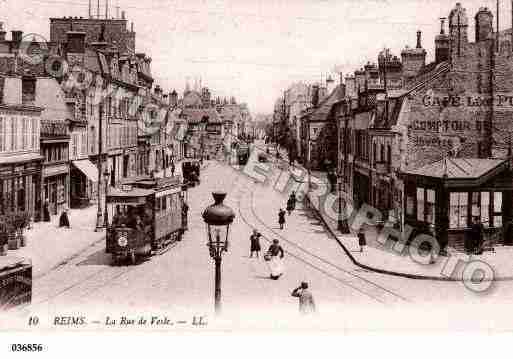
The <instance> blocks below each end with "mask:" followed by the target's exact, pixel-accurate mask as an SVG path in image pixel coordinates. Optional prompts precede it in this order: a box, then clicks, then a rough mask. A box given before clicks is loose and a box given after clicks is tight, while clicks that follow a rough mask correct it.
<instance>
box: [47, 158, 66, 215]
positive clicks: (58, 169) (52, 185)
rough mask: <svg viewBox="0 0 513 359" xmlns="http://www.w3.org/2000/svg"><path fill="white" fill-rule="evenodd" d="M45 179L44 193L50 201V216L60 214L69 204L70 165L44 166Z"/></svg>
mask: <svg viewBox="0 0 513 359" xmlns="http://www.w3.org/2000/svg"><path fill="white" fill-rule="evenodd" d="M43 178H44V183H43V193H44V198H45V199H48V202H49V207H48V209H49V211H50V214H54V215H55V214H59V213H60V212H62V210H63V209H65V208H66V207H67V206H68V204H69V198H68V193H69V188H70V184H69V165H68V164H67V163H66V164H56V165H44V166H43Z"/></svg>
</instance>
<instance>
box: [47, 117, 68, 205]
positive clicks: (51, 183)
mask: <svg viewBox="0 0 513 359" xmlns="http://www.w3.org/2000/svg"><path fill="white" fill-rule="evenodd" d="M69 142H70V135H69V127H68V123H67V122H64V121H60V120H54V121H50V120H42V121H41V155H42V156H43V158H44V160H43V194H44V198H45V199H47V200H48V204H49V206H48V209H49V211H50V214H54V215H56V214H58V213H60V211H62V210H63V209H64V208H66V207H68V206H69V204H70V198H69V194H70V166H69Z"/></svg>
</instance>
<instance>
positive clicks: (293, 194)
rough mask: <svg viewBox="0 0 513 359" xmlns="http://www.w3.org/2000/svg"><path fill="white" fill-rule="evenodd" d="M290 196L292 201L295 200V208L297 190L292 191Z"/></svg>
mask: <svg viewBox="0 0 513 359" xmlns="http://www.w3.org/2000/svg"><path fill="white" fill-rule="evenodd" d="M290 198H291V199H292V202H294V208H295V207H296V203H297V198H296V191H292V193H291V194H290Z"/></svg>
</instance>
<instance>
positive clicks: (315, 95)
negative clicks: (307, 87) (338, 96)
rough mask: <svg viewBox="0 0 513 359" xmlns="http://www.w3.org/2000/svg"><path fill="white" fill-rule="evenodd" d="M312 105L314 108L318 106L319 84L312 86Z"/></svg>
mask: <svg viewBox="0 0 513 359" xmlns="http://www.w3.org/2000/svg"><path fill="white" fill-rule="evenodd" d="M312 106H313V107H314V108H317V106H319V85H313V86H312Z"/></svg>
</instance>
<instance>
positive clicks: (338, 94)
mask: <svg viewBox="0 0 513 359" xmlns="http://www.w3.org/2000/svg"><path fill="white" fill-rule="evenodd" d="M342 97H344V89H343V88H342V86H337V87H336V88H335V89H334V90H333V92H332V93H331V94H330V95H329V96H327V97H326V98H324V99H323V100H322V101H321V103H320V104H319V106H318V107H317V108H316V109H314V110H313V112H312V114H311V117H310V121H311V122H320V121H326V119H327V118H328V115H329V114H330V112H331V108H332V107H333V105H334V104H335V103H336V102H338V101H339V100H340V99H341V98H342Z"/></svg>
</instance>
